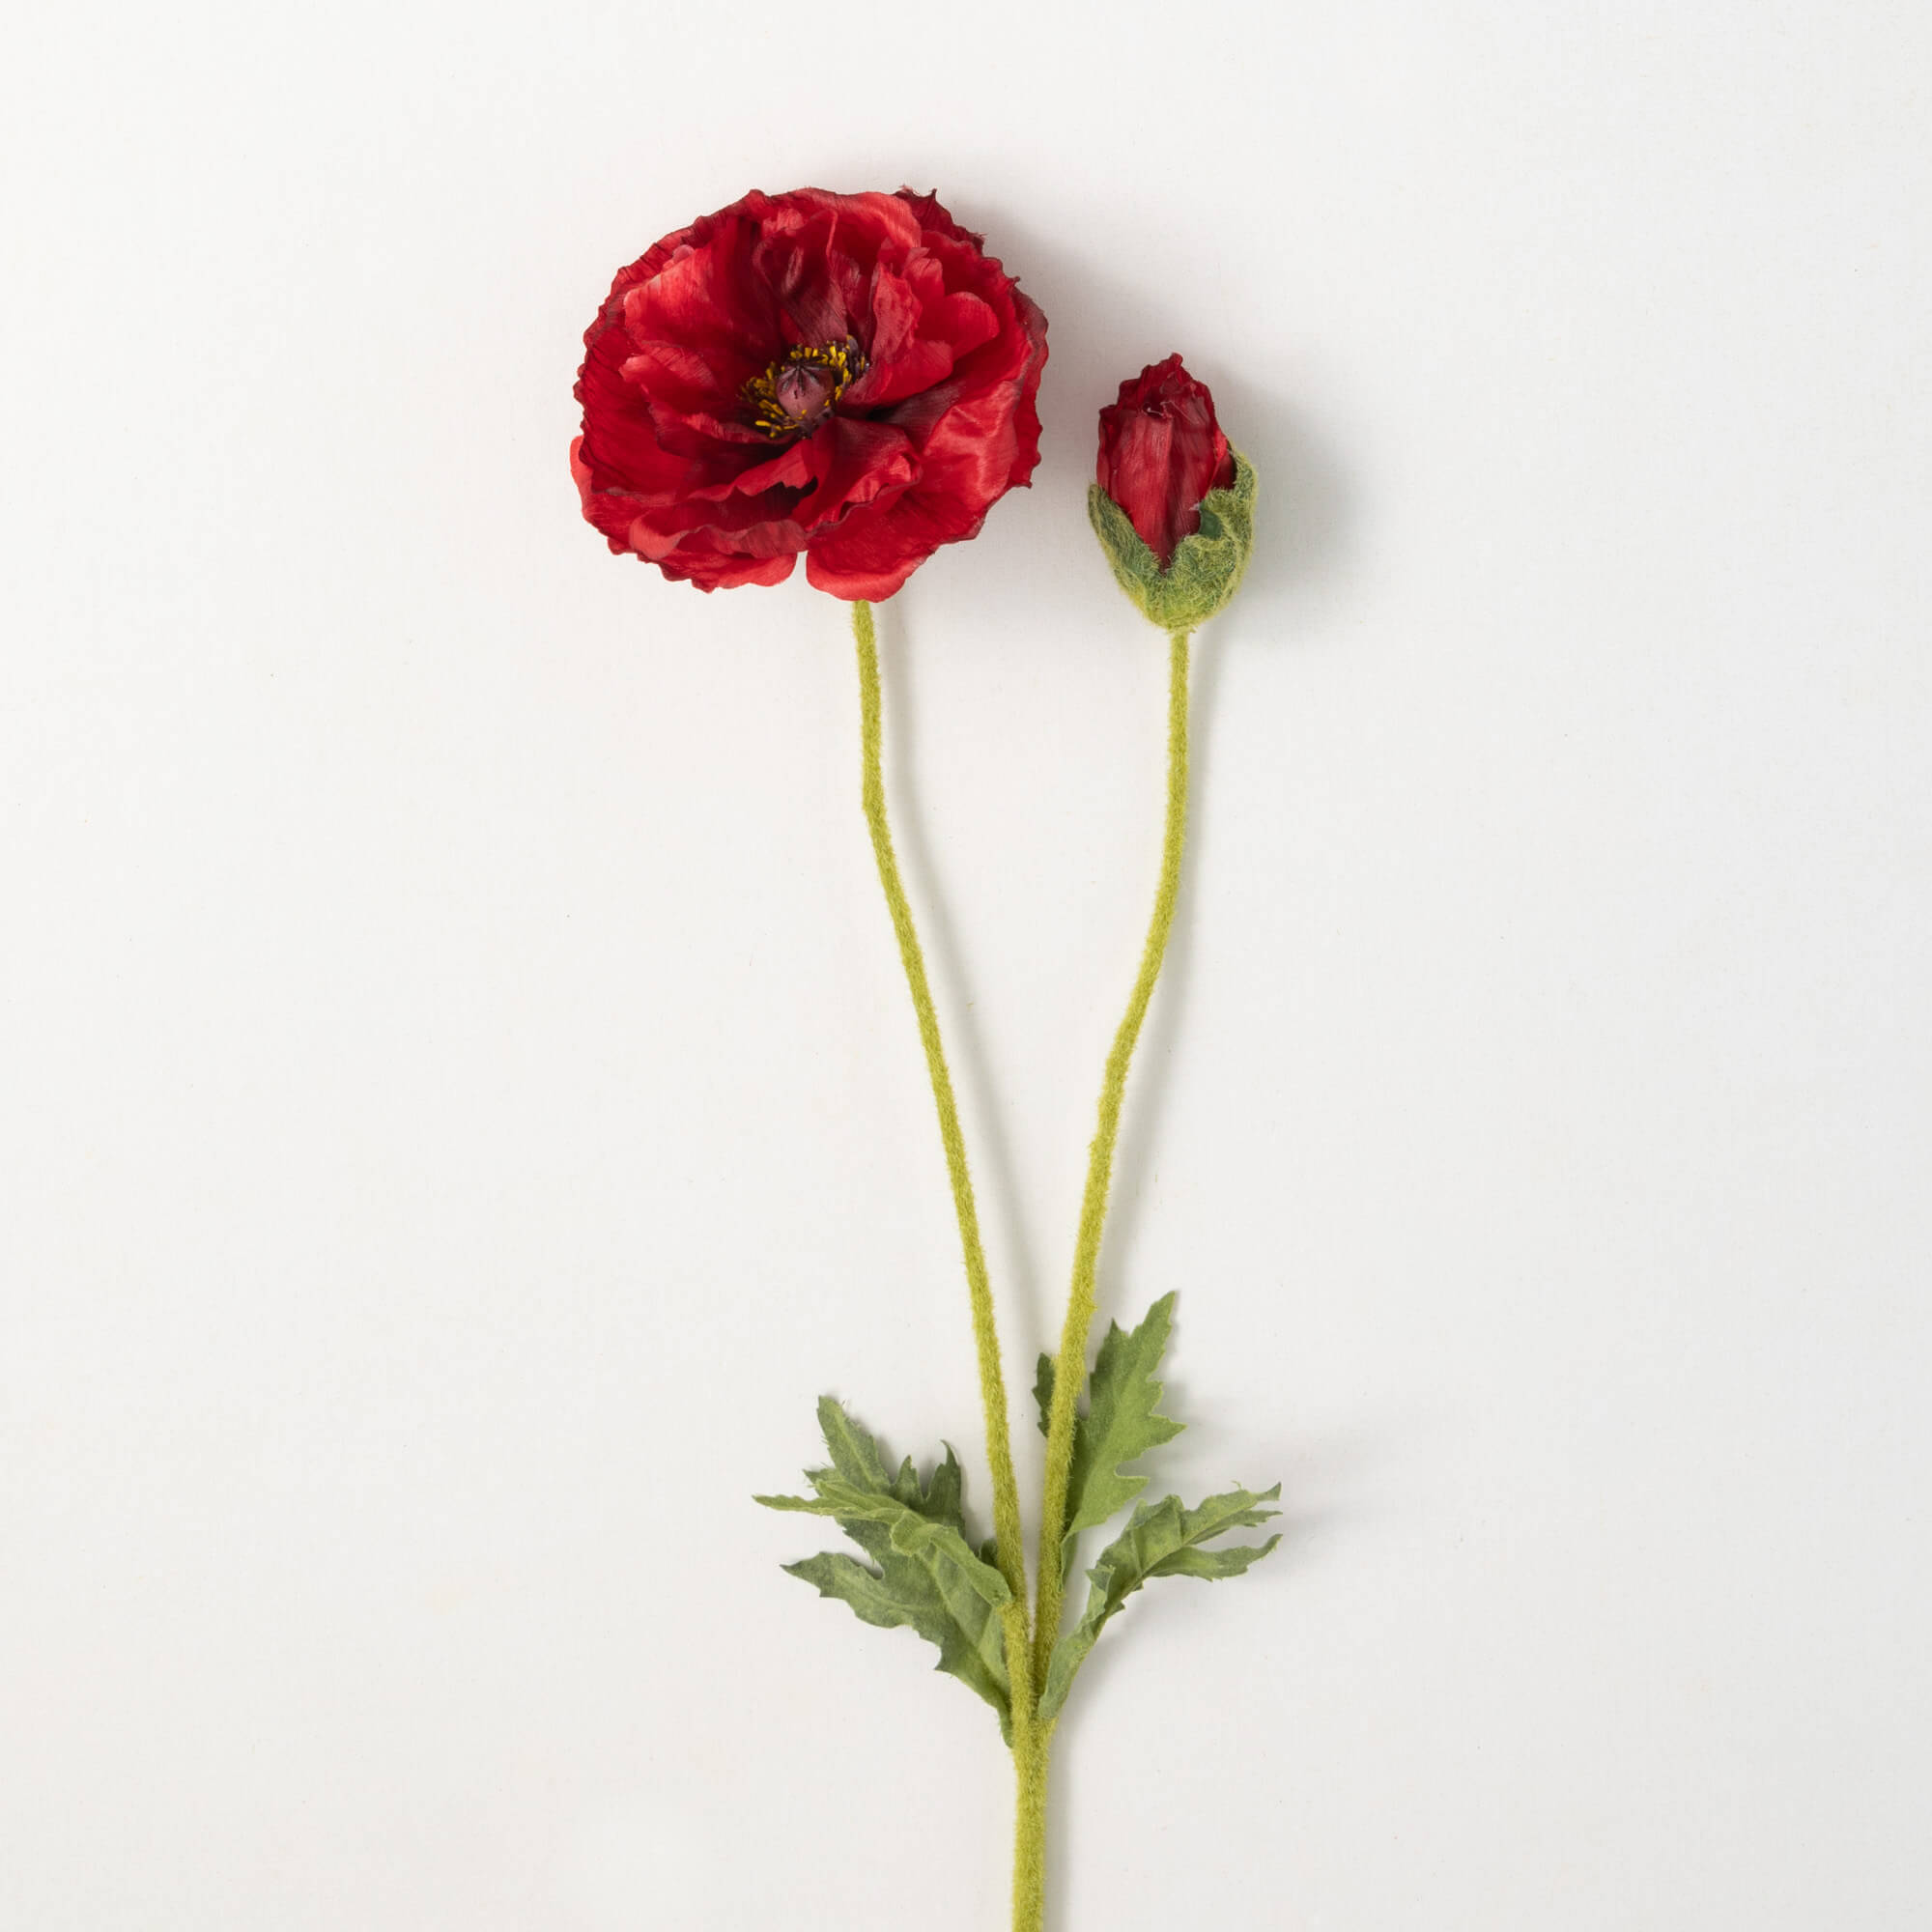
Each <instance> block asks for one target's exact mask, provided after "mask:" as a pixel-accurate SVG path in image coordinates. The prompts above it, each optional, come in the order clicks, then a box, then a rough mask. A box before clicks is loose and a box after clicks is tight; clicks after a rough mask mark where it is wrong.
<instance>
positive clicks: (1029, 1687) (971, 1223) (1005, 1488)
mask: <svg viewBox="0 0 1932 1932" xmlns="http://www.w3.org/2000/svg"><path fill="white" fill-rule="evenodd" d="M852 636H853V639H854V641H855V642H856V643H857V645H858V650H859V738H860V751H861V755H862V757H863V759H864V764H865V784H864V790H863V798H864V803H865V808H866V825H867V830H868V831H869V832H870V833H871V835H872V857H873V858H874V859H875V860H877V861H878V867H879V884H880V885H881V886H883V887H884V888H885V894H886V905H887V908H888V909H889V910H890V911H891V913H892V916H893V930H894V932H895V933H896V934H897V936H898V942H899V961H900V963H901V964H902V965H903V966H904V968H905V977H906V985H907V987H908V988H909V989H910V990H911V993H912V1005H913V1011H914V1013H915V1014H916V1015H917V1016H918V1019H919V1037H920V1040H921V1042H922V1044H923V1046H924V1048H925V1068H926V1072H927V1073H928V1074H929V1075H930V1077H931V1080H932V1098H933V1104H934V1105H935V1106H936V1107H937V1108H938V1110H939V1138H940V1140H941V1142H942V1143H943V1144H944V1146H945V1149H946V1173H947V1177H948V1179H950V1180H951V1181H952V1207H953V1211H954V1212H955V1214H956V1215H957V1217H958V1221H959V1246H960V1251H961V1253H962V1254H963V1256H964V1258H965V1263H966V1289H967V1293H968V1294H969V1295H970V1297H971V1299H972V1304H973V1341H974V1344H975V1347H976V1348H977V1350H978V1351H979V1358H980V1406H982V1408H983V1409H984V1411H985V1419H986V1460H987V1462H988V1463H990V1464H991V1465H992V1471H993V1533H994V1536H995V1537H996V1539H997V1541H998V1546H999V1548H998V1552H997V1562H998V1567H999V1572H1000V1575H1001V1576H1002V1577H1005V1578H1006V1582H1007V1588H1008V1589H1009V1590H1010V1591H1011V1592H1012V1596H1011V1599H1010V1601H1009V1603H1008V1604H1007V1605H1005V1606H1004V1607H1003V1608H1002V1610H1001V1613H1000V1614H1001V1617H1002V1619H1003V1620H1004V1622H1005V1625H1006V1638H1007V1646H1006V1647H1007V1673H1008V1677H1009V1697H1010V1699H1011V1706H1012V1735H1013V1749H1014V1751H1015V1753H1020V1752H1022V1751H1023V1750H1024V1749H1026V1748H1028V1747H1031V1745H1032V1742H1033V1736H1034V1715H1033V1714H1034V1705H1035V1702H1036V1699H1035V1694H1034V1689H1033V1687H1034V1684H1035V1683H1036V1681H1037V1674H1036V1673H1035V1672H1034V1670H1033V1669H1032V1668H1031V1667H1030V1666H1031V1652H1030V1643H1029V1633H1028V1627H1027V1575H1026V1546H1025V1544H1024V1543H1023V1542H1022V1541H1021V1535H1020V1491H1019V1484H1018V1482H1017V1481H1016V1480H1015V1479H1014V1476H1013V1450H1012V1437H1011V1435H1010V1434H1009V1428H1008V1422H1007V1383H1006V1377H1005V1376H1004V1374H1003V1373H1002V1371H1001V1368H1000V1337H999V1329H998V1326H997V1324H996V1322H995V1321H994V1316H993V1290H992V1284H991V1283H990V1281H989V1280H988V1279H987V1275H986V1256H985V1251H984V1249H983V1248H982V1247H981V1245H980V1215H979V1210H978V1209H977V1208H975V1206H974V1203H973V1177H972V1175H971V1173H970V1172H969V1171H968V1169H967V1165H966V1140H965V1136H964V1135H963V1134H962V1133H961V1132H960V1130H959V1109H958V1107H957V1105H956V1104H955V1103H954V1101H953V1097H952V1075H951V1074H950V1073H949V1072H948V1071H947V1068H946V1049H945V1047H944V1045H943V1044H942V1043H941V1041H940V1037H939V1014H938V1013H937V1012H936V1011H935V1010H934V1009H933V1004H932V990H931V987H930V986H929V985H928V984H927V981H926V977H925V956H924V954H923V952H922V951H921V950H920V944H919V930H918V928H917V927H916V926H915V925H914V924H913V918H912V906H911V904H910V903H909V902H908V900H907V898H906V894H905V887H904V885H903V884H902V883H901V881H900V878H899V867H898V860H897V859H896V858H895V856H894V852H893V834H892V828H891V826H890V825H889V824H888V822H887V819H886V782H885V775H884V771H883V763H882V757H881V742H882V737H883V732H882V729H881V725H880V705H879V650H878V642H877V639H876V637H875V635H874V632H873V628H872V607H871V606H870V605H869V604H867V603H865V602H864V601H859V602H855V603H854V604H853V606H852Z"/></svg>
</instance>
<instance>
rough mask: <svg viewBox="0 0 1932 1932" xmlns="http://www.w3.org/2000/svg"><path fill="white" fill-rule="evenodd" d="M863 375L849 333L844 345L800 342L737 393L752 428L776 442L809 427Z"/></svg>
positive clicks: (861, 356)
mask: <svg viewBox="0 0 1932 1932" xmlns="http://www.w3.org/2000/svg"><path fill="white" fill-rule="evenodd" d="M865 373H866V356H865V352H864V351H863V350H862V349H861V348H860V347H859V345H858V344H857V343H856V342H855V341H853V339H852V338H851V337H850V336H849V335H848V336H847V337H846V338H845V340H844V341H843V342H826V343H821V344H819V345H817V346H816V347H813V346H812V345H811V344H810V343H804V342H801V343H800V344H799V345H798V346H797V347H796V348H795V349H791V350H788V351H787V352H786V353H785V354H784V355H781V356H780V357H779V359H778V360H777V361H776V362H773V363H770V364H768V365H767V367H766V368H765V370H764V373H763V374H762V375H758V376H753V378H752V380H751V381H750V382H749V383H747V384H745V386H744V389H743V391H742V394H743V395H744V398H745V404H746V407H747V408H748V409H749V410H750V411H751V412H752V426H753V428H754V429H756V430H757V431H758V432H759V434H760V435H763V436H768V437H770V438H771V439H772V440H773V441H775V442H776V441H777V440H779V439H780V438H781V437H787V436H790V435H792V434H793V433H794V432H796V431H798V430H807V429H811V428H814V427H815V426H816V425H817V423H818V420H819V418H820V417H821V416H823V415H824V414H825V412H827V411H828V410H830V409H831V407H832V405H833V404H834V403H836V402H837V401H838V398H839V397H840V396H842V395H843V394H844V393H845V387H846V384H849V383H851V382H852V381H854V380H855V379H856V378H857V377H860V376H863V375H864V374H865Z"/></svg>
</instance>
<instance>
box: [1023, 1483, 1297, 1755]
mask: <svg viewBox="0 0 1932 1932" xmlns="http://www.w3.org/2000/svg"><path fill="white" fill-rule="evenodd" d="M1280 1494H1281V1485H1280V1484H1279V1483H1277V1484H1276V1485H1275V1486H1274V1488H1273V1489H1271V1490H1264V1491H1263V1492H1261V1493H1259V1494H1255V1493H1253V1492H1249V1491H1247V1490H1230V1491H1228V1492H1227V1493H1226V1494H1225V1495H1218V1496H1209V1497H1208V1500H1207V1501H1206V1502H1204V1503H1203V1504H1202V1505H1201V1506H1200V1507H1199V1508H1198V1509H1191V1510H1190V1509H1182V1508H1181V1506H1180V1498H1179V1496H1165V1497H1163V1498H1162V1499H1161V1500H1160V1501H1159V1502H1157V1503H1153V1504H1147V1503H1143V1504H1142V1505H1141V1506H1140V1508H1138V1509H1137V1510H1135V1511H1134V1514H1133V1518H1132V1520H1130V1521H1129V1522H1128V1524H1127V1526H1126V1528H1125V1529H1124V1530H1122V1532H1121V1534H1120V1535H1119V1536H1118V1537H1117V1538H1115V1540H1114V1541H1113V1542H1112V1543H1110V1544H1109V1545H1108V1546H1107V1547H1106V1548H1105V1549H1103V1550H1102V1551H1101V1552H1100V1557H1099V1561H1098V1562H1096V1563H1095V1564H1094V1567H1093V1569H1091V1570H1090V1571H1088V1573H1087V1576H1088V1578H1089V1581H1090V1583H1091V1585H1092V1587H1091V1588H1090V1590H1089V1591H1088V1593H1087V1607H1086V1609H1085V1610H1084V1611H1083V1612H1082V1613H1081V1618H1080V1621H1079V1623H1077V1624H1076V1625H1075V1626H1074V1627H1073V1629H1072V1630H1070V1631H1068V1632H1067V1634H1065V1636H1064V1637H1062V1638H1061V1639H1060V1641H1059V1642H1058V1643H1057V1644H1055V1645H1054V1647H1053V1656H1052V1657H1051V1658H1050V1659H1049V1660H1048V1662H1047V1667H1046V1685H1045V1688H1044V1689H1043V1690H1042V1691H1041V1692H1040V1700H1039V1716H1040V1719H1041V1721H1042V1722H1051V1721H1052V1720H1053V1719H1055V1718H1057V1717H1058V1716H1059V1715H1060V1711H1061V1708H1062V1707H1063V1706H1064V1705H1065V1702H1066V1693H1067V1690H1068V1689H1069V1688H1070V1687H1071V1685H1072V1683H1073V1678H1074V1673H1075V1672H1076V1671H1078V1670H1079V1668H1080V1666H1081V1665H1082V1664H1083V1663H1085V1662H1086V1661H1087V1656H1088V1653H1089V1652H1090V1651H1091V1650H1092V1649H1093V1648H1094V1644H1095V1643H1096V1642H1098V1641H1099V1636H1100V1633H1101V1631H1102V1630H1104V1629H1105V1628H1106V1626H1107V1625H1108V1623H1109V1622H1111V1621H1112V1619H1113V1618H1114V1617H1115V1616H1116V1615H1117V1614H1118V1613H1119V1611H1120V1609H1121V1606H1122V1605H1123V1604H1124V1603H1125V1602H1126V1600H1127V1599H1128V1598H1129V1597H1130V1596H1132V1595H1133V1593H1134V1592H1135V1591H1136V1590H1138V1589H1139V1588H1140V1587H1141V1585H1142V1584H1143V1583H1145V1582H1146V1581H1147V1580H1148V1578H1149V1577H1206V1578H1208V1579H1209V1580H1212V1579H1213V1578H1215V1577H1238V1576H1239V1575H1240V1574H1241V1573H1242V1571H1244V1570H1247V1569H1250V1568H1251V1567H1252V1566H1253V1565H1255V1564H1257V1563H1259V1562H1260V1561H1261V1560H1262V1558H1263V1557H1264V1556H1265V1555H1266V1554H1267V1553H1268V1551H1269V1550H1271V1549H1272V1548H1274V1547H1275V1545H1276V1544H1278V1543H1279V1542H1280V1541H1281V1538H1280V1537H1279V1536H1270V1537H1269V1538H1268V1539H1267V1541H1266V1542H1265V1543H1243V1544H1236V1545H1235V1546H1234V1547H1233V1548H1228V1549H1204V1548H1202V1547H1201V1546H1202V1545H1203V1544H1205V1543H1209V1542H1212V1541H1213V1539H1214V1538H1215V1537H1217V1536H1224V1535H1226V1534H1227V1532H1228V1531H1229V1530H1231V1529H1251V1528H1253V1527H1254V1526H1255V1525H1256V1524H1258V1523H1263V1522H1266V1521H1267V1520H1269V1518H1271V1517H1276V1516H1279V1515H1280V1514H1281V1512H1280V1511H1279V1510H1272V1509H1264V1508H1263V1507H1262V1505H1263V1504H1264V1503H1271V1502H1273V1501H1274V1499H1275V1498H1276V1497H1277V1496H1279V1495H1280Z"/></svg>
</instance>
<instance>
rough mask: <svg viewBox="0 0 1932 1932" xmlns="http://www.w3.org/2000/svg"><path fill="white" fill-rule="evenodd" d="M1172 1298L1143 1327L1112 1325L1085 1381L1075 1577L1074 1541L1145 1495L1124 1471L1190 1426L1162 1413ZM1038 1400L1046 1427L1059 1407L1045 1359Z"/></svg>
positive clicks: (1069, 1541)
mask: <svg viewBox="0 0 1932 1932" xmlns="http://www.w3.org/2000/svg"><path fill="white" fill-rule="evenodd" d="M1174 1301H1175V1297H1174V1296H1173V1295H1172V1294H1163V1295H1162V1296H1161V1298H1160V1299H1159V1300H1158V1301H1156V1302H1155V1303H1154V1305H1153V1306H1152V1307H1151V1308H1150V1309H1149V1310H1148V1312H1147V1316H1146V1319H1145V1320H1144V1321H1142V1322H1141V1325H1140V1326H1139V1327H1138V1328H1135V1329H1133V1330H1131V1331H1129V1330H1127V1329H1124V1328H1122V1326H1121V1324H1120V1323H1119V1322H1118V1321H1111V1322H1109V1323H1108V1324H1107V1334H1106V1339H1105V1340H1104V1341H1103V1342H1102V1343H1101V1344H1100V1352H1099V1353H1098V1354H1097V1355H1096V1356H1095V1357H1094V1373H1093V1374H1092V1375H1091V1376H1089V1377H1088V1378H1087V1413H1086V1414H1085V1415H1083V1416H1082V1417H1081V1418H1080V1419H1079V1421H1078V1422H1076V1423H1075V1424H1074V1426H1073V1466H1072V1469H1071V1471H1070V1473H1069V1476H1068V1479H1067V1485H1066V1532H1065V1540H1064V1542H1063V1543H1062V1545H1061V1563H1062V1566H1063V1568H1064V1569H1065V1570H1066V1571H1068V1572H1069V1573H1070V1571H1071V1569H1072V1566H1073V1548H1074V1539H1075V1538H1076V1537H1078V1536H1079V1534H1080V1532H1081V1531H1082V1530H1083V1529H1093V1528H1094V1527H1095V1526H1096V1525H1097V1524H1099V1523H1103V1522H1105V1521H1106V1520H1107V1519H1108V1518H1109V1517H1110V1516H1114V1515H1116V1514H1117V1513H1118V1512H1120V1511H1121V1510H1123V1509H1125V1508H1126V1506H1127V1505H1128V1504H1129V1503H1130V1502H1132V1501H1133V1500H1134V1499H1135V1497H1137V1496H1138V1495H1139V1494H1140V1492H1142V1491H1143V1490H1144V1489H1146V1488H1147V1486H1148V1479H1147V1478H1146V1477H1145V1476H1129V1475H1123V1474H1122V1467H1121V1465H1122V1463H1131V1462H1133V1461H1134V1460H1135V1459H1136V1458H1137V1457H1141V1456H1145V1455H1146V1454H1147V1452H1148V1451H1149V1450H1150V1449H1158V1448H1159V1447H1160V1445H1161V1444H1162V1443H1163V1442H1172V1441H1173V1440H1174V1438H1175V1437H1176V1436H1177V1435H1179V1434H1180V1432H1181V1430H1182V1428H1183V1427H1184V1426H1185V1425H1184V1424H1181V1423H1179V1422H1175V1421H1173V1420H1172V1419H1171V1418H1169V1417H1168V1416H1165V1415H1162V1414H1160V1413H1159V1406H1160V1384H1159V1383H1158V1382H1157V1381H1155V1380H1154V1378H1153V1372H1154V1370H1155V1369H1157V1368H1158V1367H1159V1366H1160V1358H1161V1354H1162V1351H1163V1350H1165V1349H1166V1348H1167V1338H1168V1335H1169V1333H1170V1332H1171V1331H1172V1329H1173V1327H1174ZM1039 1364H1040V1366H1039V1376H1038V1378H1037V1381H1036V1382H1035V1384H1034V1399H1035V1400H1036V1401H1037V1403H1038V1404H1039V1410H1040V1428H1041V1429H1042V1430H1044V1429H1045V1428H1046V1417H1047V1414H1048V1412H1049V1411H1050V1410H1051V1408H1052V1406H1053V1386H1054V1364H1053V1363H1052V1361H1051V1360H1050V1359H1049V1358H1048V1357H1047V1356H1045V1355H1042V1356H1041V1357H1040V1358H1039Z"/></svg>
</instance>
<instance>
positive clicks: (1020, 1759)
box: [1013, 1729, 1052, 1932]
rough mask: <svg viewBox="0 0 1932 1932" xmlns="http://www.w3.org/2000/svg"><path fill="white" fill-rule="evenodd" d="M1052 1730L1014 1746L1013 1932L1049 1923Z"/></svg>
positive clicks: (1030, 1931)
mask: <svg viewBox="0 0 1932 1932" xmlns="http://www.w3.org/2000/svg"><path fill="white" fill-rule="evenodd" d="M1051 1748H1052V1733H1051V1730H1050V1729H1036V1730H1035V1732H1034V1733H1033V1735H1032V1736H1031V1737H1030V1738H1029V1739H1028V1740H1027V1741H1026V1743H1025V1744H1024V1745H1022V1744H1019V1743H1017V1742H1016V1743H1015V1744H1014V1746H1013V1770H1014V1772H1015V1774H1016V1779H1017V1784H1018V1794H1017V1802H1016V1804H1015V1805H1014V1807H1013V1932H1041V1928H1042V1927H1043V1926H1044V1924H1045V1923H1046V1768H1047V1753H1048V1751H1049V1750H1050V1749H1051Z"/></svg>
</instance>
